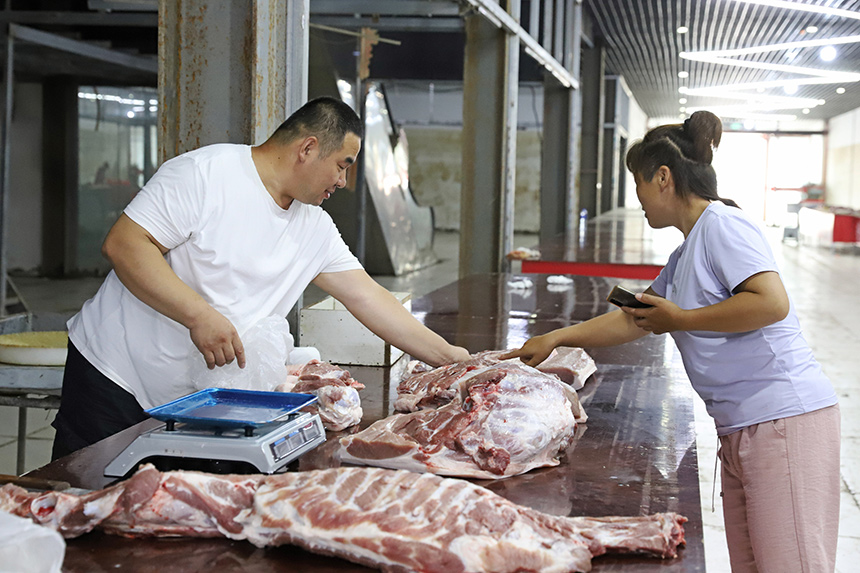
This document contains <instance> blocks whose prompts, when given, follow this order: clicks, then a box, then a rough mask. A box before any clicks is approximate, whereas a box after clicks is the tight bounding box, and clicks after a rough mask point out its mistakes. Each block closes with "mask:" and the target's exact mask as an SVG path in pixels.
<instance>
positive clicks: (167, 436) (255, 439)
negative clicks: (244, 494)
mask: <svg viewBox="0 0 860 573" xmlns="http://www.w3.org/2000/svg"><path fill="white" fill-rule="evenodd" d="M171 427H173V429H172V430H168V425H167V424H165V425H164V426H161V427H158V428H155V429H153V430H150V431H148V432H145V433H143V434H141V435H139V436H138V437H137V438H135V439H134V441H133V442H132V443H131V444H129V445H128V447H126V448H125V450H123V451H122V452H121V453H120V454H119V455H118V456H117V457H116V458H114V459H113V461H111V462H110V463H109V464H108V465H107V467H106V468H105V470H104V475H105V476H107V477H125V476H127V475H130V474H131V473H134V472H135V471H137V468H138V466H139V465H140V464H142V463H146V462H151V463H153V465H155V466H156V467H157V468H158V469H159V470H162V471H169V470H176V469H181V470H194V471H205V472H208V473H239V474H248V473H264V474H273V473H279V472H282V471H286V470H287V466H288V465H289V463H290V462H292V461H293V460H295V459H297V458H298V457H299V456H301V455H302V454H304V453H306V452H308V451H310V450H312V449H313V448H315V447H317V446H318V445H320V444H322V443H323V442H325V430H324V429H323V425H322V421H321V420H320V417H319V415H317V414H309V413H306V412H305V413H301V414H298V415H295V416H292V417H291V418H290V419H289V420H288V421H286V422H281V423H274V424H271V425H268V426H261V427H259V428H256V429H255V433H254V435H251V436H246V435H245V431H244V430H243V429H228V430H214V429H201V428H198V427H189V426H188V425H186V424H176V425H175V426H172V425H171Z"/></svg>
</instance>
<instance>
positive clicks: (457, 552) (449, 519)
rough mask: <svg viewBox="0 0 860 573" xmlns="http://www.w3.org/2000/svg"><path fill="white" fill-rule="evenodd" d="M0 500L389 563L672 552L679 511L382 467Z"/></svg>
mask: <svg viewBox="0 0 860 573" xmlns="http://www.w3.org/2000/svg"><path fill="white" fill-rule="evenodd" d="M0 509H2V510H4V511H9V512H11V513H14V514H16V515H20V516H23V517H28V518H30V519H32V520H33V521H35V522H36V523H40V524H42V525H45V526H47V527H51V528H53V529H56V530H58V531H60V532H61V533H62V534H63V535H64V536H65V537H75V536H78V535H82V534H83V533H86V532H87V531H90V530H92V529H94V528H96V527H98V528H99V529H103V530H105V531H106V532H108V533H112V534H118V535H125V536H129V537H143V536H159V537H161V536H168V537H175V536H190V537H212V536H217V535H221V536H225V537H229V538H231V539H236V540H243V539H244V540H248V541H250V542H251V543H253V544H254V545H257V546H258V547H265V546H273V545H282V544H287V543H289V544H294V545H298V546H300V547H303V548H305V549H307V550H308V551H311V552H314V553H320V554H324V555H334V556H337V557H342V558H344V559H347V560H350V561H353V562H356V563H361V564H363V565H368V566H370V567H375V568H378V569H381V570H383V571H387V572H404V571H426V572H438V573H455V572H458V573H473V572H474V573H514V572H529V571H532V572H537V571H541V572H546V573H553V572H558V573H562V572H576V571H590V570H591V559H592V557H595V556H598V555H603V554H604V553H608V552H610V553H611V552H621V553H629V552H637V553H643V554H648V555H653V556H656V557H663V558H671V557H676V556H677V549H678V546H679V545H681V544H683V543H684V529H683V523H684V522H685V521H686V518H684V517H683V516H680V515H678V514H675V513H658V514H654V515H651V516H641V517H604V518H580V517H572V518H571V517H559V516H553V515H549V514H546V513H542V512H539V511H536V510H533V509H529V508H526V507H522V506H519V505H516V504H514V503H512V502H510V501H508V500H506V499H504V498H502V497H500V496H498V495H496V494H494V493H492V492H491V491H489V490H487V489H484V488H482V487H480V486H477V485H475V484H472V483H470V482H467V481H463V480H457V479H450V478H443V477H439V476H435V475H431V474H416V473H412V472H407V471H395V470H385V469H379V468H337V469H327V470H316V471H309V472H290V473H285V474H279V475H271V476H263V475H257V476H216V475H212V474H203V473H197V472H165V473H162V472H159V471H157V470H156V469H155V468H153V467H152V466H150V465H147V466H143V467H142V468H141V469H140V470H139V471H138V472H137V473H136V474H135V475H134V476H133V477H132V478H130V479H129V480H127V481H125V482H121V483H120V484H118V485H115V486H112V487H109V488H107V489H104V490H100V491H97V492H93V493H91V494H87V495H84V496H81V497H78V496H74V495H71V494H64V493H60V492H48V493H44V494H37V493H31V492H27V491H25V490H23V489H21V488H18V487H16V486H13V485H6V486H3V487H2V488H0Z"/></svg>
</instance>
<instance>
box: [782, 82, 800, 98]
mask: <svg viewBox="0 0 860 573" xmlns="http://www.w3.org/2000/svg"><path fill="white" fill-rule="evenodd" d="M782 91H784V92H785V93H787V94H788V95H794V94H796V93H797V86H796V85H795V84H789V85H787V86H785V87H784V88H782Z"/></svg>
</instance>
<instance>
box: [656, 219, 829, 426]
mask: <svg viewBox="0 0 860 573" xmlns="http://www.w3.org/2000/svg"><path fill="white" fill-rule="evenodd" d="M764 271H776V272H778V269H777V266H776V262H775V261H774V258H773V253H772V252H771V250H770V246H769V245H768V244H767V241H766V239H765V237H764V235H763V233H762V232H761V229H760V228H759V227H758V226H757V225H756V224H755V223H753V222H752V220H750V219H749V218H748V217H747V216H746V214H745V213H744V212H743V211H741V210H740V209H738V208H736V207H728V206H726V205H724V204H723V203H720V202H715V203H712V204H711V205H710V206H708V208H707V209H705V212H704V213H702V216H701V217H699V220H698V221H697V222H696V225H695V226H694V227H693V229H692V231H690V234H689V236H688V237H687V239H686V240H685V241H684V242H683V243H682V244H681V246H679V247H678V248H677V249H676V250H675V251H674V252H673V253H672V255H671V256H670V257H669V262H668V263H667V264H666V266H665V267H664V268H663V271H662V272H661V273H660V276H658V277H657V279H656V280H655V281H654V283H653V284H652V285H651V288H652V289H653V290H654V292H656V293H657V294H659V295H660V296H663V297H665V298H666V299H668V300H670V301H672V302H674V303H675V304H677V305H678V306H679V307H681V308H683V309H692V308H701V307H704V306H709V305H712V304H716V303H718V302H721V301H723V300H726V299H727V298H729V297H730V296H732V290H733V289H734V288H735V287H737V286H738V285H739V284H740V283H742V282H743V281H745V280H746V279H748V278H749V277H751V276H753V275H755V274H758V273H760V272H764ZM671 334H672V338H674V339H675V343H676V344H677V345H678V349H679V350H680V352H681V357H682V358H683V360H684V367H685V368H686V370H687V376H689V378H690V381H691V382H692V384H693V388H695V390H696V392H698V394H699V396H701V397H702V399H703V400H704V401H705V405H706V406H707V409H708V413H709V414H710V415H711V416H712V417H713V418H714V420H715V421H716V424H717V433H718V434H719V435H721V436H722V435H726V434H730V433H732V432H736V431H738V430H740V429H742V428H744V427H746V426H750V425H753V424H758V423H761V422H765V421H768V420H775V419H778V418H785V417H788V416H796V415H798V414H803V413H806V412H811V411H814V410H818V409H821V408H825V407H827V406H832V405H833V404H836V402H837V399H836V393H835V392H834V390H833V386H832V385H831V384H830V381H829V380H828V379H827V377H826V376H825V375H824V373H823V372H822V371H821V366H820V365H819V364H818V362H817V361H816V360H815V358H814V357H813V355H812V351H811V350H810V349H809V345H808V344H807V342H806V340H805V339H804V338H803V334H802V333H801V330H800V323H799V322H798V320H797V315H796V314H795V312H794V304H793V303H792V304H791V307H790V310H789V313H788V316H787V317H786V318H785V319H783V320H781V321H779V322H777V323H774V324H771V325H769V326H766V327H764V328H760V329H758V330H753V331H751V332H738V333H725V332H711V331H676V332H672V333H671Z"/></svg>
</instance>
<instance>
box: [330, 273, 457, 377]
mask: <svg viewBox="0 0 860 573" xmlns="http://www.w3.org/2000/svg"><path fill="white" fill-rule="evenodd" d="M314 284H315V285H317V286H318V287H320V288H321V289H323V290H324V291H326V292H327V293H329V294H330V295H331V296H333V297H334V298H336V299H337V300H338V301H340V302H341V303H342V304H343V305H344V306H345V307H346V308H347V310H349V312H350V313H352V315H353V316H355V317H356V318H357V319H358V320H359V321H360V322H361V323H362V324H363V325H365V326H366V327H367V328H368V329H370V331H371V332H373V333H374V334H376V335H377V336H379V337H380V338H382V339H383V340H385V341H387V342H388V343H390V344H393V345H394V346H396V347H397V348H399V349H401V350H403V351H404V352H406V353H408V354H409V355H411V356H412V357H413V358H417V359H418V360H422V361H424V362H426V363H427V364H430V365H431V366H441V365H442V364H450V363H452V362H459V361H462V360H466V359H468V358H469V352H468V351H467V350H466V349H465V348H461V347H459V346H453V345H451V344H448V342H446V341H445V339H444V338H442V337H441V336H439V335H438V334H436V333H435V332H433V331H432V330H430V329H429V328H427V327H426V326H424V325H423V324H421V323H420V322H418V320H416V319H415V317H414V316H412V314H410V313H409V311H408V310H406V308H405V307H404V306H403V305H402V304H401V303H400V301H399V300H397V299H396V298H395V297H394V295H392V294H391V293H390V292H388V290H386V289H385V288H384V287H383V286H382V285H380V284H379V283H377V282H376V281H375V280H373V279H372V278H371V277H370V275H368V274H367V272H365V271H364V270H362V269H357V270H350V271H341V272H336V273H320V274H319V275H317V278H316V279H314Z"/></svg>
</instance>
